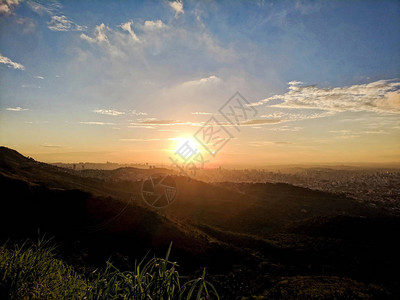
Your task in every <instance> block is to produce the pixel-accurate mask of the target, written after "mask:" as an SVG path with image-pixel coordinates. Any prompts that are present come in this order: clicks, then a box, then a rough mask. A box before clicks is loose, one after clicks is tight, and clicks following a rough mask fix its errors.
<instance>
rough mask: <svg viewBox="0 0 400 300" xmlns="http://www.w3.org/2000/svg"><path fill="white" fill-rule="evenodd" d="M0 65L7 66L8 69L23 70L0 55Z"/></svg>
mask: <svg viewBox="0 0 400 300" xmlns="http://www.w3.org/2000/svg"><path fill="white" fill-rule="evenodd" d="M0 64H5V65H7V66H8V67H9V68H13V69H16V70H25V67H24V66H23V65H21V64H19V63H17V62H14V61H12V60H11V59H9V58H8V57H5V56H3V55H1V54H0Z"/></svg>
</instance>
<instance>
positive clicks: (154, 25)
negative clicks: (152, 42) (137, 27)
mask: <svg viewBox="0 0 400 300" xmlns="http://www.w3.org/2000/svg"><path fill="white" fill-rule="evenodd" d="M165 27H167V26H166V25H165V24H164V23H163V22H162V21H161V20H156V21H145V22H144V25H143V29H144V30H157V29H162V28H165Z"/></svg>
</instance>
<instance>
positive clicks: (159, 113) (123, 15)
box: [0, 0, 400, 164]
mask: <svg viewBox="0 0 400 300" xmlns="http://www.w3.org/2000/svg"><path fill="white" fill-rule="evenodd" d="M0 3H1V4H0V54H1V57H0V79H1V81H0V118H1V119H0V125H1V128H0V130H1V131H0V134H1V135H0V141H1V142H2V144H4V145H7V146H10V147H13V148H16V149H17V150H20V151H22V152H23V153H26V154H30V155H33V156H35V157H38V159H42V160H45V161H56V160H57V161H76V160H92V161H105V160H113V161H119V162H125V161H126V162H133V161H141V160H153V161H163V160H165V159H167V158H168V155H169V154H168V153H169V152H170V151H173V150H171V149H174V147H176V146H177V145H176V141H177V140H182V139H184V138H185V137H188V136H191V135H192V133H194V132H196V130H197V128H198V127H199V126H201V124H203V122H205V121H207V119H208V118H209V117H210V116H216V117H217V116H219V117H221V116H220V114H218V108H219V107H221V105H222V104H224V103H225V101H227V100H228V99H229V98H230V96H232V95H233V94H234V93H235V92H236V91H240V93H241V94H242V95H244V96H245V98H246V99H247V100H248V101H249V102H250V103H252V105H253V107H255V108H256V109H257V111H258V115H257V117H256V120H254V122H253V123H254V124H251V123H247V124H243V126H242V128H243V130H241V133H240V134H237V135H235V138H234V139H233V140H232V141H231V142H230V143H229V144H228V146H227V147H226V149H224V151H223V152H221V155H219V156H218V158H215V161H217V162H218V163H221V164H227V163H230V162H232V163H233V162H235V163H238V162H241V161H244V160H245V159H246V160H247V157H248V153H249V151H251V152H252V153H254V162H252V163H256V162H260V161H261V162H262V163H265V164H268V163H282V162H288V163H295V162H324V161H326V162H332V161H337V162H342V161H344V162H355V161H356V162H357V161H360V162H367V161H378V162H390V161H400V157H399V155H398V153H400V151H399V150H400V143H399V128H400V123H399V121H398V119H399V118H398V116H399V113H400V103H399V102H400V100H399V88H400V83H399V78H400V55H399V53H400V34H399V33H400V32H399V28H400V2H398V1H183V2H180V1H143V2H140V1H112V2H111V1H18V0H1V1H0ZM166 121H168V122H166ZM166 123H168V125H166ZM227 128H228V129H229V127H227ZM230 130H234V128H230ZM366 149H369V150H368V151H367V150H366Z"/></svg>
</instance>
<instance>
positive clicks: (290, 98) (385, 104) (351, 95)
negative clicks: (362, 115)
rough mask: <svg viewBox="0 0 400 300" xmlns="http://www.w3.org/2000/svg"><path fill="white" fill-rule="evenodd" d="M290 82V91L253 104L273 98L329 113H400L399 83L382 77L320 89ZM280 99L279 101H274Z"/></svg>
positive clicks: (287, 104)
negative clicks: (381, 78) (368, 81)
mask: <svg viewBox="0 0 400 300" xmlns="http://www.w3.org/2000/svg"><path fill="white" fill-rule="evenodd" d="M300 84H301V82H299V81H291V82H289V88H288V89H289V91H288V92H287V93H285V94H282V95H274V96H272V97H269V98H267V99H264V100H261V101H258V102H256V103H253V104H252V105H254V106H258V105H263V104H268V102H270V101H274V102H273V103H274V104H272V105H270V106H273V107H280V108H300V109H320V110H325V111H330V112H344V111H373V112H391V113H400V92H399V89H400V82H395V81H392V80H379V81H375V82H371V83H368V84H359V85H352V86H346V87H336V88H318V87H317V86H316V85H311V86H300ZM276 100H279V101H280V103H277V104H275V101H276Z"/></svg>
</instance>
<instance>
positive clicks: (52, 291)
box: [0, 240, 219, 300]
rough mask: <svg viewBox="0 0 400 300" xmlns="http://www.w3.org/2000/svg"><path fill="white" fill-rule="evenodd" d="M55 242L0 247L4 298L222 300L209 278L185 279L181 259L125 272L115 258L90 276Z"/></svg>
mask: <svg viewBox="0 0 400 300" xmlns="http://www.w3.org/2000/svg"><path fill="white" fill-rule="evenodd" d="M54 250H55V248H54V246H52V245H51V244H50V243H49V242H48V241H44V240H40V241H39V242H38V243H37V244H31V245H29V246H28V245H27V243H24V244H23V245H22V246H18V245H13V246H12V247H7V245H4V246H2V247H0V298H1V299H7V298H8V299H143V300H144V299H219V296H218V293H217V291H216V290H215V288H214V286H213V285H212V284H211V283H210V282H208V281H207V280H206V279H205V269H204V271H203V274H202V276H201V277H199V278H195V279H190V280H189V279H188V278H183V277H182V276H180V275H179V273H178V271H177V267H178V265H177V263H176V262H171V261H170V260H169V254H170V251H171V245H170V247H169V249H168V252H167V255H166V257H165V258H156V257H154V258H152V259H149V260H147V261H146V259H145V258H144V259H143V260H142V261H141V262H139V263H137V264H135V267H134V269H133V270H132V271H125V272H122V271H120V270H118V269H117V268H116V267H115V266H114V265H113V264H112V263H111V262H110V261H107V264H106V267H105V269H104V270H102V271H99V270H96V271H95V272H92V273H91V274H90V275H89V276H85V275H84V274H80V273H78V272H76V271H75V270H74V269H73V268H72V267H71V266H69V265H67V264H66V263H65V262H63V261H62V260H60V259H58V258H56V257H55V254H54Z"/></svg>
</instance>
